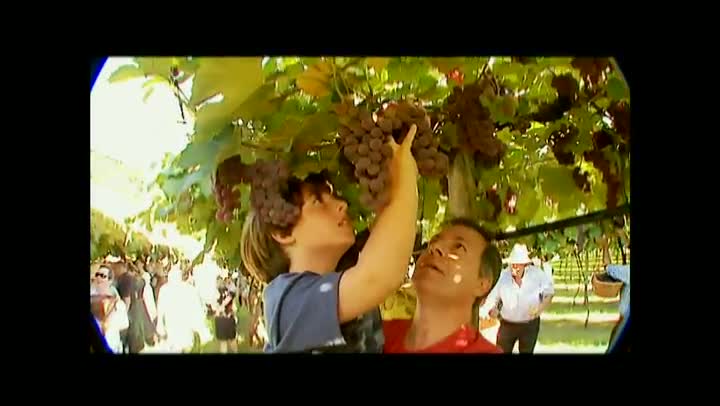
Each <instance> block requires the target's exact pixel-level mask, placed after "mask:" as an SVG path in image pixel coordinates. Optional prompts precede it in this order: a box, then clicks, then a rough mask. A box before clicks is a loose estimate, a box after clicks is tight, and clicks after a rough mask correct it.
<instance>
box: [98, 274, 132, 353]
mask: <svg viewBox="0 0 720 406" xmlns="http://www.w3.org/2000/svg"><path fill="white" fill-rule="evenodd" d="M90 312H91V313H92V315H93V317H95V322H96V323H97V325H98V326H99V327H100V331H101V332H102V334H103V336H104V337H105V342H106V343H107V346H108V348H109V349H110V351H112V352H113V353H115V354H117V353H121V352H122V350H123V344H122V341H121V340H120V331H122V330H125V329H127V328H128V326H129V322H128V312H127V307H126V306H125V302H123V301H122V300H121V299H120V296H119V295H117V292H114V291H113V290H112V289H111V287H110V286H109V285H98V286H95V287H93V288H92V289H91V292H90Z"/></svg>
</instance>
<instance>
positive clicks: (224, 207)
mask: <svg viewBox="0 0 720 406" xmlns="http://www.w3.org/2000/svg"><path fill="white" fill-rule="evenodd" d="M239 198H240V194H239V193H238V191H237V190H233V185H232V184H222V183H219V182H217V181H216V182H215V201H216V202H217V205H218V210H217V212H216V213H215V218H216V219H217V220H218V221H222V222H223V223H229V222H231V221H232V218H233V210H235V208H236V207H238V199H239Z"/></svg>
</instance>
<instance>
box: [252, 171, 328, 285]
mask: <svg viewBox="0 0 720 406" xmlns="http://www.w3.org/2000/svg"><path fill="white" fill-rule="evenodd" d="M329 182H330V181H329V178H328V176H327V174H326V173H313V174H310V175H308V176H307V177H306V178H305V180H300V179H298V178H295V177H292V178H290V179H289V180H288V183H287V188H285V189H284V190H283V193H282V195H283V198H284V199H285V200H287V201H289V202H291V203H292V204H294V205H296V206H297V207H298V208H301V207H302V206H303V204H304V199H303V194H302V191H303V187H305V188H309V191H310V192H311V193H313V194H314V195H315V196H317V197H318V198H320V196H321V195H322V194H323V193H324V192H331V193H332V187H331V186H330V183H329ZM293 227H294V225H290V226H288V227H284V228H281V227H277V226H274V225H271V224H267V223H265V222H263V221H261V219H260V216H258V213H257V212H256V211H255V210H254V209H253V208H251V209H250V211H249V213H248V215H247V217H246V218H245V224H243V230H242V235H241V237H240V256H241V259H242V266H243V267H245V269H246V270H247V271H248V273H249V274H250V275H252V276H253V277H254V278H256V279H258V280H259V281H261V282H263V283H270V282H271V281H272V280H273V279H275V278H276V277H277V276H278V275H280V274H281V273H285V272H287V271H288V269H289V267H290V260H289V258H288V257H287V255H286V254H285V252H284V251H283V249H282V247H281V246H280V244H278V242H277V241H275V239H274V238H273V237H272V233H274V232H279V233H280V234H282V235H288V234H290V232H291V231H292V229H293Z"/></svg>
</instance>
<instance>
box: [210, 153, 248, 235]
mask: <svg viewBox="0 0 720 406" xmlns="http://www.w3.org/2000/svg"><path fill="white" fill-rule="evenodd" d="M247 169H248V167H247V165H245V164H243V163H242V159H241V158H240V157H239V156H234V157H231V158H228V159H226V160H225V161H223V162H222V163H221V164H220V165H219V166H218V169H217V172H216V173H215V184H214V190H213V191H214V194H215V202H216V203H217V206H218V210H217V212H216V213H215V218H216V219H217V220H218V221H222V222H224V223H229V222H231V221H232V218H233V210H234V209H235V208H236V207H238V199H239V197H240V195H239V193H238V191H237V190H233V187H234V186H235V185H237V184H239V183H241V182H244V181H245V180H246V171H247Z"/></svg>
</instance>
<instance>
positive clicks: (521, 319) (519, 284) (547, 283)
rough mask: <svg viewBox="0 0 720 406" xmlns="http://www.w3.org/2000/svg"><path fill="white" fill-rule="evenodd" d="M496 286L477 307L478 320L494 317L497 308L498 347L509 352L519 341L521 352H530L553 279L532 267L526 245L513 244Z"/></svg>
mask: <svg viewBox="0 0 720 406" xmlns="http://www.w3.org/2000/svg"><path fill="white" fill-rule="evenodd" d="M508 263H509V264H510V267H509V268H507V269H505V270H503V271H502V273H501V274H500V279H499V280H498V282H497V285H495V287H494V288H493V290H492V291H491V292H490V294H489V295H488V297H487V299H486V300H485V303H484V304H483V305H482V306H481V307H480V311H479V315H480V317H481V318H487V317H488V316H490V315H492V316H496V315H497V314H498V310H497V309H498V307H499V308H500V310H499V314H500V329H499V330H498V335H497V345H498V346H499V347H500V348H502V349H503V352H505V353H512V350H513V347H514V346H515V342H517V341H519V350H520V353H532V352H533V351H534V349H535V344H536V343H537V338H538V333H539V332H540V314H541V313H542V312H543V311H544V310H545V309H546V308H547V307H548V306H549V305H550V302H551V301H552V297H553V295H554V294H555V288H554V287H553V280H552V277H550V276H548V275H547V273H545V272H543V271H542V270H540V269H539V268H537V267H536V266H534V265H532V261H531V260H530V256H529V255H528V250H527V247H526V246H525V245H522V244H515V246H514V247H513V249H512V252H511V253H510V257H509V258H508Z"/></svg>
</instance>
